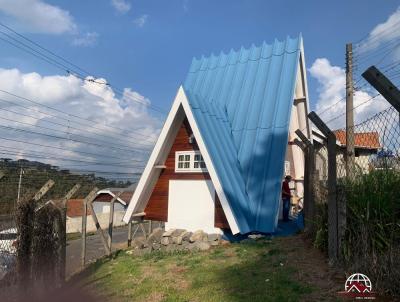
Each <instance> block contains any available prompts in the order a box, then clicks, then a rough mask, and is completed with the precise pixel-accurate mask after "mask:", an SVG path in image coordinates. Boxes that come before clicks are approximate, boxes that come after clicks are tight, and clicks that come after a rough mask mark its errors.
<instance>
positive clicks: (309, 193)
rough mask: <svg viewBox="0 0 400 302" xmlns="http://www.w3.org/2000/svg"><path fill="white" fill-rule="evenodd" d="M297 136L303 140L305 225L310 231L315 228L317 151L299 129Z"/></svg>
mask: <svg viewBox="0 0 400 302" xmlns="http://www.w3.org/2000/svg"><path fill="white" fill-rule="evenodd" d="M295 133H296V134H297V136H298V137H299V138H300V139H301V141H302V142H303V146H304V145H305V147H303V152H304V165H305V167H304V216H305V217H304V218H305V219H304V222H305V227H306V230H307V231H308V232H311V231H312V229H313V222H314V208H315V206H314V204H315V199H314V194H313V189H314V188H313V185H314V170H315V155H314V154H315V151H314V146H313V144H312V143H311V141H310V140H309V139H308V138H307V137H306V136H305V135H304V133H303V132H302V131H301V130H300V129H297V130H296V131H295Z"/></svg>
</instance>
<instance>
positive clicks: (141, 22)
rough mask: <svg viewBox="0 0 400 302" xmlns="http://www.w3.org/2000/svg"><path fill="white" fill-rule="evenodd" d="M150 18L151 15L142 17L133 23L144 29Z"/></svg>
mask: <svg viewBox="0 0 400 302" xmlns="http://www.w3.org/2000/svg"><path fill="white" fill-rule="evenodd" d="M148 17H149V15H141V16H140V17H138V18H136V19H135V20H133V23H134V24H135V25H136V26H137V27H143V26H144V25H145V24H146V22H147V19H148Z"/></svg>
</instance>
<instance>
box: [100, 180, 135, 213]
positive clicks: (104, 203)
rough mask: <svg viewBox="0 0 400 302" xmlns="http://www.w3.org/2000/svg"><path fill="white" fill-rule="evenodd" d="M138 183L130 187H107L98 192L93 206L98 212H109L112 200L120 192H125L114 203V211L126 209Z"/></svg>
mask: <svg viewBox="0 0 400 302" xmlns="http://www.w3.org/2000/svg"><path fill="white" fill-rule="evenodd" d="M135 187H136V184H134V185H131V186H130V187H128V188H107V189H102V190H99V191H98V192H97V195H96V198H95V199H94V200H93V208H94V211H95V212H96V213H109V212H110V202H111V200H112V199H113V198H114V197H115V196H116V195H117V194H118V193H119V192H121V191H122V192H123V193H122V194H121V195H120V196H119V197H118V198H117V199H116V200H115V203H114V211H125V210H126V209H127V208H128V204H129V202H130V200H131V198H132V196H133V192H134V191H135Z"/></svg>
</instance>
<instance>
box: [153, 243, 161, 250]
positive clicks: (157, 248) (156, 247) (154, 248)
mask: <svg viewBox="0 0 400 302" xmlns="http://www.w3.org/2000/svg"><path fill="white" fill-rule="evenodd" d="M151 247H152V249H153V250H154V251H158V250H159V249H160V248H161V244H159V243H158V242H154V243H153V244H152V246H151Z"/></svg>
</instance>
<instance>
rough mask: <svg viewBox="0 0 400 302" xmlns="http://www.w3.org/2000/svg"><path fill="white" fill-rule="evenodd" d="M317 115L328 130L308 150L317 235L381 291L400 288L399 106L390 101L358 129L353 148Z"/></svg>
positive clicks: (333, 257)
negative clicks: (351, 150)
mask: <svg viewBox="0 0 400 302" xmlns="http://www.w3.org/2000/svg"><path fill="white" fill-rule="evenodd" d="M310 119H311V120H312V121H313V122H314V124H315V125H316V126H317V127H318V128H319V129H320V130H321V132H322V134H323V135H321V137H320V139H318V138H316V137H315V136H314V140H313V144H312V147H308V148H307V152H308V153H311V154H309V155H308V156H307V152H306V164H307V166H308V167H310V166H311V167H312V169H311V170H310V171H309V172H308V173H306V179H305V183H306V190H308V192H307V193H306V196H307V194H308V200H305V210H307V209H308V212H307V211H306V213H305V222H306V230H307V232H308V234H309V236H310V237H311V238H312V239H313V241H314V244H315V246H317V247H319V248H321V249H322V250H324V251H326V252H327V253H328V256H329V259H330V261H331V262H332V263H335V264H339V265H342V266H343V267H344V268H346V271H349V272H354V273H355V272H360V273H364V274H366V275H368V276H369V277H370V278H371V280H372V282H373V284H374V290H377V291H381V292H384V293H389V294H396V295H399V294H400V290H399V288H400V115H399V112H398V111H397V110H396V109H395V108H394V107H389V108H387V109H386V110H383V111H381V112H379V113H378V114H376V115H374V116H372V117H371V118H369V119H368V120H366V121H364V122H362V123H360V124H357V125H355V126H354V128H353V129H350V131H348V132H347V133H349V134H350V135H352V137H351V138H352V140H353V141H354V151H353V153H352V154H349V153H348V150H347V149H346V143H347V141H348V140H347V137H346V135H347V134H346V130H345V129H339V130H335V131H330V129H327V128H324V127H325V125H324V124H323V122H322V121H321V120H319V118H318V116H316V115H315V114H314V113H311V114H310ZM307 183H310V184H311V185H309V186H307ZM306 203H308V205H307V206H306ZM310 208H311V209H312V211H310Z"/></svg>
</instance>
